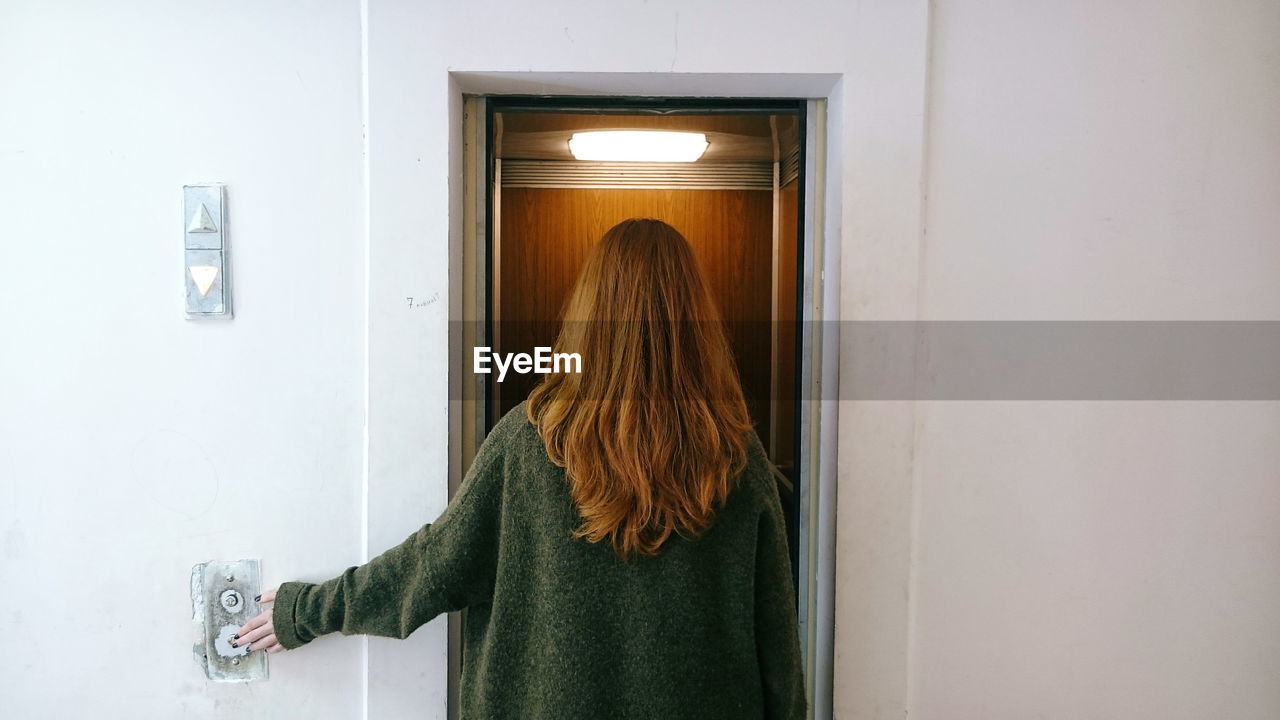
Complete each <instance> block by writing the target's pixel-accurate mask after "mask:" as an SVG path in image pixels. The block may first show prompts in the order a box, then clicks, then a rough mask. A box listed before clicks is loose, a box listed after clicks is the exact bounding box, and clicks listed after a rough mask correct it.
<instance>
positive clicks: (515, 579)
mask: <svg viewBox="0 0 1280 720" xmlns="http://www.w3.org/2000/svg"><path fill="white" fill-rule="evenodd" d="M555 350H556V351H557V352H576V353H578V354H579V355H580V356H581V358H582V368H581V373H580V374H578V373H567V372H566V373H556V374H551V375H548V376H547V377H546V378H545V379H544V381H543V382H542V383H541V384H540V385H538V386H537V387H536V388H535V389H534V390H533V392H532V394H531V395H530V396H529V398H528V400H527V401H525V402H523V403H521V404H520V405H519V406H517V407H516V408H514V409H513V410H512V411H511V412H509V413H507V414H506V415H505V416H504V417H503V418H502V419H501V420H500V421H499V422H498V424H497V426H496V427H495V428H494V429H493V432H491V433H490V434H489V436H488V437H487V438H486V439H485V441H484V443H483V444H482V446H481V448H480V450H479V453H478V455H477V457H476V459H475V462H474V463H473V464H472V466H471V468H470V470H469V471H468V472H467V475H466V477H465V478H464V480H463V483H462V486H461V487H460V488H459V490H458V492H457V494H456V495H455V497H454V498H453V500H452V501H451V502H450V503H449V507H448V508H447V509H446V510H445V511H444V513H443V514H441V516H440V518H439V519H438V520H437V521H436V522H435V523H433V524H429V525H426V526H424V527H422V528H421V529H420V530H418V531H417V532H416V533H414V534H413V535H412V536H410V537H409V538H408V539H407V540H406V541H405V542H403V543H402V544H401V545H399V546H397V547H395V548H392V549H390V550H388V551H386V552H385V553H383V554H382V555H379V556H378V557H376V558H374V559H373V560H371V561H369V562H368V563H367V564H365V565H363V566H359V567H351V568H348V569H347V570H346V571H345V572H343V573H342V574H341V575H339V576H338V577H335V578H333V579H332V580H329V581H327V582H324V583H318V584H313V583H304V582H286V583H283V584H282V585H281V586H280V587H279V588H278V590H272V591H268V592H267V593H265V594H264V595H263V598H262V600H263V601H264V602H272V601H274V605H273V607H272V608H271V609H269V610H266V611H265V612H263V613H262V614H261V615H259V616H258V617H256V618H254V619H253V620H252V621H250V622H249V623H247V624H246V625H245V626H244V627H242V628H240V631H239V635H238V636H237V637H238V638H239V640H238V642H239V643H240V644H241V645H244V644H246V643H247V644H249V647H250V649H251V650H265V651H266V652H271V653H275V652H279V651H281V650H284V649H291V648H296V647H298V646H300V645H303V644H305V643H307V642H309V641H311V640H312V639H313V638H315V637H317V636H319V635H323V634H325V633H331V632H341V633H343V634H346V635H349V634H354V633H363V634H369V635H382V636H389V637H397V638H404V637H406V636H408V635H409V634H410V633H412V632H413V631H414V630H415V629H416V628H418V627H419V626H421V625H423V624H424V623H426V622H427V621H429V620H431V619H432V618H434V617H436V616H437V615H439V614H441V613H444V612H446V611H451V610H460V609H462V608H468V614H467V618H466V624H465V625H466V627H465V631H464V632H465V636H464V638H465V642H464V648H465V649H464V659H463V670H462V686H461V693H460V701H461V716H462V717H463V718H520V719H521V720H528V719H530V718H591V719H592V720H598V719H600V718H663V719H664V720H665V719H668V718H698V719H699V720H707V719H708V718H733V720H742V719H743V718H762V717H767V718H802V717H804V713H805V700H804V681H803V678H802V675H801V664H800V663H801V661H800V650H799V637H798V633H797V627H796V611H795V605H794V601H793V596H792V584H791V574H790V566H789V563H788V555H787V546H786V532H785V527H784V524H783V516H782V507H781V503H780V502H779V498H778V491H777V486H776V485H775V484H774V483H775V481H774V479H773V476H772V474H771V471H770V466H769V464H768V460H766V458H765V455H764V452H763V449H762V448H761V446H760V441H759V439H758V438H757V436H756V434H755V432H754V430H753V429H752V425H751V421H750V418H749V415H748V413H747V408H746V404H745V402H744V401H743V395H742V388H741V386H740V384H739V380H738V377H737V373H736V370H735V368H734V364H733V358H732V356H731V354H730V351H729V346H728V343H727V341H726V339H725V335H724V330H723V328H722V326H721V324H720V322H719V318H718V315H717V313H716V310H715V305H714V303H713V301H712V298H711V295H710V292H709V290H708V288H707V285H706V282H705V280H704V279H703V277H702V275H701V273H700V272H699V271H698V268H697V264H696V262H695V260H694V257H693V252H692V250H691V249H690V247H689V244H688V242H687V241H686V240H685V239H684V238H683V237H681V235H680V234H679V233H678V232H677V231H676V230H675V229H674V228H672V227H671V226H670V225H667V224H666V223H663V222H661V221H658V220H652V219H641V218H633V219H630V220H626V221H623V222H622V223H619V224H618V225H616V226H614V227H613V228H612V229H610V230H609V231H608V232H607V233H606V234H605V235H604V238H603V239H602V240H601V241H600V242H599V243H598V244H597V245H596V246H595V247H594V248H593V249H592V251H591V253H590V254H589V256H588V258H587V261H586V265H585V267H584V269H583V271H582V274H581V275H580V277H579V278H578V282H577V285H576V287H575V288H574V290H573V293H572V295H571V297H570V299H569V302H568V304H567V306H566V308H565V317H564V324H563V327H562V329H561V332H560V336H559V338H558V339H557V341H556V347H555Z"/></svg>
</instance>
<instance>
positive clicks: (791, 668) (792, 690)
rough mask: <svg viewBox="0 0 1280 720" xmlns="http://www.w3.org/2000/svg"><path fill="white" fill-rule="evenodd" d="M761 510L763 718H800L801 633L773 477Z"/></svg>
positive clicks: (758, 600) (758, 602) (758, 618)
mask: <svg viewBox="0 0 1280 720" xmlns="http://www.w3.org/2000/svg"><path fill="white" fill-rule="evenodd" d="M764 480H765V482H767V489H766V490H765V492H764V495H765V501H764V503H763V505H764V507H763V508H762V512H761V515H760V526H759V531H758V533H757V537H756V578H755V588H756V590H755V631H756V653H757V660H758V661H759V664H760V678H761V686H762V688H763V691H764V701H765V717H766V718H769V719H770V720H774V719H779V720H793V719H799V720H803V718H804V717H805V711H806V700H805V689H804V672H803V663H802V660H801V657H800V632H799V628H798V622H797V619H796V606H795V597H794V595H793V592H794V585H793V584H792V581H791V558H790V555H789V554H788V552H787V528H786V523H785V521H784V520H783V514H782V502H781V500H780V499H779V497H778V489H777V484H776V482H775V481H774V480H773V478H772V476H771V475H768V474H767V473H766V477H765V478H764Z"/></svg>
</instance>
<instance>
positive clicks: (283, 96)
mask: <svg viewBox="0 0 1280 720" xmlns="http://www.w3.org/2000/svg"><path fill="white" fill-rule="evenodd" d="M367 7H368V14H367V17H365V18H364V23H363V27H362V18H361V14H360V13H361V8H360V5H359V3H357V2H355V1H354V0H347V1H345V2H328V3H314V2H308V3H301V2H298V3H284V2H268V3H231V4H226V3H224V4H221V5H219V6H218V7H217V8H216V9H209V8H204V7H199V6H187V5H174V4H172V3H160V2H154V3H143V2H135V3H132V4H129V5H127V6H121V5H114V6H112V7H111V8H104V7H100V6H97V5H93V4H89V3H83V4H70V3H60V4H57V5H56V6H55V5H54V4H53V3H37V2H21V3H16V2H10V3H7V4H5V5H3V6H0V93H2V95H0V222H3V225H2V226H0V237H2V238H3V247H4V250H5V251H6V252H5V258H6V261H5V262H4V263H0V298H2V299H3V302H0V321H2V322H3V332H4V341H3V342H4V345H3V347H2V348H0V393H2V394H0V472H2V473H3V480H4V488H5V490H6V492H7V494H8V498H9V502H8V503H6V504H5V505H4V506H2V507H0V525H3V532H4V535H3V538H4V539H3V546H2V547H0V553H3V557H4V568H5V570H7V571H8V573H9V575H10V578H11V583H12V584H13V585H14V586H15V587H16V588H17V590H20V591H21V592H18V591H15V592H10V593H6V594H5V596H4V598H3V599H0V623H3V625H2V627H3V631H4V632H5V635H6V642H5V643H4V645H5V647H6V648H19V649H20V650H19V651H18V652H9V653H6V654H5V658H4V659H3V660H0V668H3V672H0V697H3V698H4V699H5V705H6V710H8V711H10V714H14V715H16V716H19V717H66V716H75V715H81V714H84V713H85V712H86V711H96V712H97V713H98V714H100V715H105V716H108V717H114V716H118V715H125V714H129V715H133V716H137V717H166V718H167V717H173V716H174V715H175V714H178V713H180V712H181V713H185V714H186V715H189V716H191V717H213V716H221V715H226V714H230V713H233V712H234V713H236V714H238V715H241V716H244V715H245V714H247V715H248V716H251V717H252V716H259V715H262V716H267V715H275V716H283V717H292V716H297V715H306V716H309V717H334V718H349V717H355V716H359V715H361V714H362V712H367V713H368V716H369V717H378V718H381V717H389V718H398V717H404V716H406V715H408V714H410V713H413V714H420V715H423V716H428V717H440V716H442V714H443V698H444V676H443V672H442V671H443V668H444V654H443V650H444V632H443V623H442V622H439V621H438V622H436V623H434V624H432V625H431V626H429V627H428V628H424V629H423V630H422V631H420V632H419V634H418V635H415V637H414V638H413V639H412V640H410V641H409V642H404V643H400V642H397V641H390V640H373V641H370V642H369V664H368V670H369V685H368V687H367V705H366V707H365V708H364V709H363V710H362V704H363V698H364V695H365V689H364V680H363V679H362V677H361V668H362V662H363V657H362V654H361V649H362V647H363V645H364V643H363V641H362V640H360V639H357V638H341V637H334V638H324V639H321V640H318V641H317V642H316V643H315V644H314V645H313V646H311V647H308V648H307V649H305V650H304V651H300V652H297V653H287V654H285V655H282V656H279V657H278V658H277V659H276V660H275V661H274V664H273V669H272V679H271V681H269V682H267V683H259V684H256V685H253V686H250V687H224V686H213V685H210V684H208V683H205V682H204V681H203V679H202V676H201V675H200V674H199V670H198V668H196V667H195V665H194V663H193V661H192V660H191V658H190V650H189V648H190V643H191V641H192V640H194V635H195V626H194V625H193V624H192V623H190V620H189V608H188V605H187V602H188V601H187V586H186V575H187V572H188V571H189V569H190V566H191V565H192V564H193V563H195V562H198V561H201V560H206V559H211V558H234V557H241V556H253V557H261V558H263V560H264V571H265V575H266V577H265V580H266V581H267V582H268V583H269V584H270V583H273V582H278V581H280V580H283V579H291V578H294V577H303V578H306V579H323V578H325V577H329V576H330V575H332V574H334V573H336V572H337V571H339V570H341V569H342V568H343V567H345V566H346V565H348V564H352V563H354V562H358V561H360V560H361V559H363V558H365V557H368V556H369V555H371V554H376V552H379V551H380V550H381V549H383V548H385V547H387V546H389V545H390V544H392V543H394V542H398V541H399V540H400V539H402V538H403V537H404V535H405V534H407V533H408V532H410V531H411V530H413V529H415V528H416V527H418V526H419V525H420V524H421V523H422V522H426V521H429V520H431V519H433V518H434V517H435V515H436V514H438V512H439V511H440V509H441V508H443V506H444V503H445V499H446V497H447V495H446V493H447V483H446V474H445V465H446V462H447V457H448V455H447V450H448V442H447V440H448V437H447V434H448V423H447V418H446V410H447V408H448V393H447V388H448V385H447V382H448V381H447V378H446V373H445V367H446V365H445V362H444V356H443V352H442V348H443V344H444V341H445V338H446V328H447V318H448V317H449V312H450V308H449V307H448V306H447V305H448V303H449V302H451V301H452V300H451V299H450V295H449V287H450V277H449V266H448V264H447V263H446V262H445V261H444V260H445V258H449V257H451V255H450V253H451V252H453V253H454V254H453V255H452V257H455V258H456V249H457V245H456V241H457V237H458V235H457V234H458V232H459V230H460V222H461V217H460V208H461V205H460V198H461V187H460V184H459V183H460V180H461V177H460V171H461V164H460V157H459V155H458V150H459V148H460V144H459V137H458V134H457V132H458V125H459V122H458V118H457V117H456V114H457V111H458V104H457V93H458V92H460V91H461V90H463V89H465V87H466V86H467V85H468V84H470V87H473V88H474V87H477V86H478V84H480V83H482V82H483V81H486V80H484V78H488V79H489V80H492V81H493V82H495V83H497V84H499V85H500V84H501V83H500V82H499V81H498V80H494V78H496V77H499V76H498V75H488V76H484V77H483V78H480V76H476V75H474V74H470V75H469V74H468V73H478V72H488V73H498V74H505V76H506V77H507V78H518V77H520V75H521V73H528V72H535V73H542V75H540V76H539V77H546V76H548V75H549V74H553V75H555V76H556V80H555V82H554V83H547V84H545V85H544V86H543V89H544V90H545V91H547V92H565V93H572V92H585V91H599V89H600V88H601V87H602V83H603V84H604V85H603V86H607V85H608V84H609V83H613V85H612V87H614V88H615V89H616V90H617V91H625V90H626V89H628V88H631V89H634V88H638V87H642V86H643V87H647V88H650V89H652V88H655V87H657V88H659V89H665V91H666V92H669V93H671V94H684V93H687V92H702V94H707V93H706V92H705V88H703V87H702V85H701V83H703V82H705V78H706V77H707V76H705V75H699V74H714V73H771V74H776V73H803V74H808V75H811V76H816V74H832V75H835V76H836V77H837V80H836V81H835V82H834V84H833V85H831V86H830V88H829V89H830V93H831V97H832V104H831V108H830V125H829V128H828V129H829V132H830V138H829V140H830V142H831V144H832V147H833V148H834V149H835V150H836V152H837V155H836V161H835V162H834V163H833V164H832V165H831V166H829V167H828V168H827V170H828V174H829V177H830V179H831V180H832V187H833V188H837V189H839V190H840V191H841V193H842V194H841V195H837V196H833V197H831V198H829V203H828V212H829V217H828V223H829V225H828V230H829V231H830V238H831V239H832V240H833V241H835V240H836V239H837V238H838V239H839V241H840V244H839V245H838V246H836V247H834V248H833V253H834V255H833V257H834V258H835V259H836V260H837V261H838V262H837V263H836V264H834V265H833V267H838V268H839V269H838V272H836V271H831V272H829V273H828V280H829V282H830V283H831V288H832V290H833V293H838V294H833V296H832V297H831V300H832V301H838V307H839V308H840V312H841V315H842V317H843V318H845V319H848V320H884V319H893V320H897V319H913V318H917V317H922V318H929V319H998V318H1013V317H1016V318H1019V319H1051V318H1072V319H1091V318H1093V319H1107V318H1127V319H1134V318H1137V319H1157V318H1165V319H1169V318H1179V319H1186V318H1200V319H1213V318H1254V319H1257V318H1275V317H1276V315H1277V313H1278V312H1280V283H1276V282H1274V279H1273V278H1274V268H1276V267H1278V266H1280V263H1278V262H1277V260H1280V258H1278V257H1277V246H1276V244H1275V237H1276V235H1277V231H1278V230H1280V217H1277V214H1276V213H1277V208H1278V207H1280V202H1276V199H1277V192H1276V191H1277V174H1276V173H1277V168H1280V163H1278V162H1277V159H1280V158H1278V155H1280V148H1278V147H1277V135H1276V133H1277V131H1276V129H1275V128H1277V127H1280V123H1277V122H1276V119H1277V117H1278V116H1280V113H1277V91H1278V88H1280V83H1278V82H1276V70H1275V68H1276V53H1277V43H1276V40H1275V39H1274V38H1276V37H1280V34H1278V33H1277V31H1278V30H1280V26H1278V25H1280V23H1278V22H1277V17H1276V13H1275V10H1274V9H1272V7H1271V6H1269V5H1266V4H1256V5H1244V4H1230V5H1226V4H1223V3H1213V4H1209V3H1203V4H1193V3H1190V2H1187V1H1186V0H1179V1H1178V2H1175V3H1172V4H1170V3H1156V2H1146V3H1124V4H1121V5H1119V6H1114V4H1113V5H1111V6H1103V5H1098V4H1089V5H1088V6H1086V5H1083V4H1080V5H1075V4H1070V3H1065V2H1060V3H1049V4H1039V5H1038V6H1037V7H1035V8H1030V7H1024V6H1023V5H1022V4H1017V3H985V2H984V3H978V2H947V1H945V0H943V1H940V2H938V3H935V6H934V7H933V9H932V13H933V16H932V19H931V18H930V17H929V8H928V6H927V5H926V3H925V2H924V1H923V0H919V1H915V0H913V1H911V2H899V1H896V0H864V1H863V2H860V3H845V2H837V1H836V0H822V1H815V2H807V3H788V4H786V5H785V8H784V6H782V5H780V4H776V3H768V2H745V3H735V4H734V5H733V8H732V10H728V9H727V8H726V5H725V4H724V3H719V2H699V3H687V2H686V3H677V2H672V1H671V0H653V1H651V2H627V3H615V4H610V6H609V7H608V8H607V9H603V8H599V7H598V6H597V5H594V4H582V3H572V2H567V1H564V2H547V3H502V2H470V3H448V4H446V3H415V2H408V1H406V0H370V2H369V3H368V5H367ZM930 20H932V22H931V24H930ZM362 32H363V33H365V35H366V37H367V41H368V44H367V48H366V50H367V54H368V62H367V74H368V83H367V85H365V86H363V89H362V83H361V77H362V64H361V35H362ZM927 32H928V33H931V38H932V49H931V54H932V56H931V57H930V48H929V47H928V46H927V43H926V40H927V39H928V38H929V35H927V34H926V33H927ZM482 38H483V39H482ZM197 67H198V70H197V69H189V68H197ZM926 67H928V68H931V76H930V78H929V85H928V88H927V92H926V82H925V80H926V75H925V71H926ZM587 72H594V73H610V72H614V73H634V74H635V75H630V76H626V77H624V76H621V75H619V76H612V79H609V78H607V77H605V76H602V75H592V76H589V75H585V74H583V75H575V73H587ZM451 73H453V75H451ZM477 78H480V79H477ZM628 78H629V79H628ZM720 87H721V89H722V92H724V93H726V94H738V93H747V92H750V91H751V90H752V89H753V88H756V89H758V87H759V86H758V85H757V84H756V83H755V81H754V80H752V79H750V78H741V79H740V80H738V81H730V80H725V81H723V84H722V85H721V86H720ZM362 91H363V92H365V93H367V106H366V107H367V113H368V121H369V125H368V128H367V132H368V143H369V156H368V185H367V187H366V186H365V185H364V184H363V183H362V171H363V168H362V155H361V149H362V127H361V114H362ZM712 94H718V93H712ZM926 110H927V113H926ZM926 121H927V140H928V144H927V148H928V155H927V157H926V154H925V148H926V144H925V139H926ZM926 170H927V175H924V174H923V173H924V172H925V171H926ZM202 180H221V181H225V182H227V183H228V184H229V185H230V197H229V208H230V214H231V237H232V243H233V250H232V266H233V267H232V270H233V283H234V286H235V290H236V299H237V318H236V319H235V320H233V321H232V322H231V323H228V324H222V325H214V324H201V323H191V322H187V321H185V320H183V319H182V317H181V305H180V303H181V285H180V283H181V278H180V272H181V269H180V263H181V246H180V242H181V240H180V238H181V231H180V229H179V226H178V222H180V219H179V217H178V216H179V211H178V208H180V207H181V197H180V192H181V185H182V184H184V183H191V182H197V181H202ZM922 190H923V191H924V192H925V193H927V197H928V204H927V206H924V205H923V204H922V198H923V195H924V193H922ZM366 191H367V192H368V193H369V195H368V202H369V205H368V222H369V236H368V237H369V240H368V242H367V244H366V240H365V227H364V221H365V212H366V197H365V193H366ZM923 227H927V229H928V232H927V234H922V228H923ZM366 251H367V252H368V260H367V270H368V272H369V273H370V286H369V288H368V290H369V299H368V302H367V304H366V300H365V290H366V288H365V271H366V258H365V253H366ZM313 288H319V289H318V290H315V289H313ZM437 293H438V295H439V297H440V298H441V300H440V301H439V302H437V303H434V304H432V305H428V306H423V307H420V308H413V309H411V308H408V307H407V306H406V304H405V302H404V297H405V296H408V295H412V296H414V297H419V298H429V297H431V296H432V295H433V294H437ZM366 332H367V333H368V334H369V347H368V353H369V355H368V365H367V367H366V365H365V360H364V351H365V348H364V338H365V333H366ZM845 349H846V350H847V349H848V348H847V347H846V348H845ZM366 379H367V381H368V383H369V395H368V399H367V409H366V406H365V396H364V390H363V384H364V382H365V381H366ZM199 388H212V390H213V391H214V393H215V398H216V399H215V400H214V401H213V402H212V403H211V404H208V405H205V406H198V405H197V404H194V402H193V400H192V395H193V394H194V393H195V392H196V391H197V389H199ZM366 411H367V414H368V422H369V425H368V434H369V455H368V457H367V461H368V468H367V485H366V486H365V487H364V488H362V483H361V477H362V473H364V472H366V471H365V469H364V468H363V467H362V462H363V461H362V448H361V446H362V437H361V425H362V422H363V419H364V416H365V413H366ZM1278 426H1280V418H1278V417H1277V411H1276V408H1275V405H1274V404H1265V403H1252V404H1247V403H1240V404H1228V403H1185V404H1140V403H1134V404H1122V403H1115V404H1106V403H1095V404H1089V403H1078V404H1072V403H1057V404H1055V403H927V402H926V403H919V404H913V403H911V402H905V401H904V402H860V403H859V402H846V403H841V405H840V407H839V430H840V437H839V442H838V449H839V452H840V459H839V464H838V468H837V471H838V478H839V508H840V517H839V530H838V533H839V534H838V538H837V542H838V559H837V606H836V637H835V641H836V669H835V690H834V701H835V702H834V709H835V713H836V715H837V717H840V718H844V719H846V720H849V719H853V718H858V719H859V720H861V719H869V718H900V717H902V716H903V714H904V712H905V711H906V710H908V709H909V710H910V711H911V713H912V715H913V716H916V717H923V718H926V719H929V718H937V719H938V720H951V719H952V718H970V717H973V718H1023V717H1030V716H1036V715H1037V714H1038V715H1040V716H1043V717H1055V718H1056V717H1061V718H1075V717H1115V716H1137V717H1205V716H1209V715H1217V716H1234V717H1243V718H1264V717H1273V716H1275V715H1276V714H1277V711H1278V710H1280V697H1278V694H1277V692H1276V689H1275V688H1276V686H1275V683H1274V678H1275V677H1276V672H1277V670H1278V669H1280V667H1278V666H1280V661H1278V659H1277V648H1276V644H1275V640H1274V639H1275V638H1276V637H1277V636H1280V628H1278V622H1277V611H1276V610H1275V608H1277V607H1280V603H1278V602H1277V600H1280V590H1278V588H1280V578H1277V576H1276V570H1275V569H1274V568H1275V563H1274V562H1268V561H1270V560H1273V559H1274V557H1275V555H1276V551H1277V549H1280V538H1278V537H1277V534H1276V533H1277V530H1276V529H1275V527H1274V522H1272V523H1271V525H1270V526H1268V524H1266V521H1268V520H1272V521H1273V520H1274V517H1275V515H1276V512H1275V511H1276V509H1277V507H1278V506H1280V502H1278V498H1277V489H1276V488H1277V486H1278V483H1277V477H1276V470H1275V468H1276V467H1277V460H1278V459H1280V458H1277V450H1276V447H1277V443H1275V442H1274V438H1275V437H1276V435H1277V432H1276V431H1277V429H1280V427H1278ZM191 458H195V460H191ZM211 488H216V490H214V489H211ZM362 490H365V491H366V492H362ZM362 500H366V501H367V520H368V527H367V531H362V524H361V503H362Z"/></svg>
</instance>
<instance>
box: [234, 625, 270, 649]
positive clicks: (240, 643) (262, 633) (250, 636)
mask: <svg viewBox="0 0 1280 720" xmlns="http://www.w3.org/2000/svg"><path fill="white" fill-rule="evenodd" d="M275 636H276V629H275V626H273V625H272V624H271V623H267V624H266V625H263V626H261V627H258V628H255V629H253V630H250V631H249V632H247V633H244V634H242V635H240V637H238V638H234V639H232V640H231V646H232V647H244V645H245V643H256V642H258V641H259V640H262V639H264V638H268V637H271V638H274V637H275Z"/></svg>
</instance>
